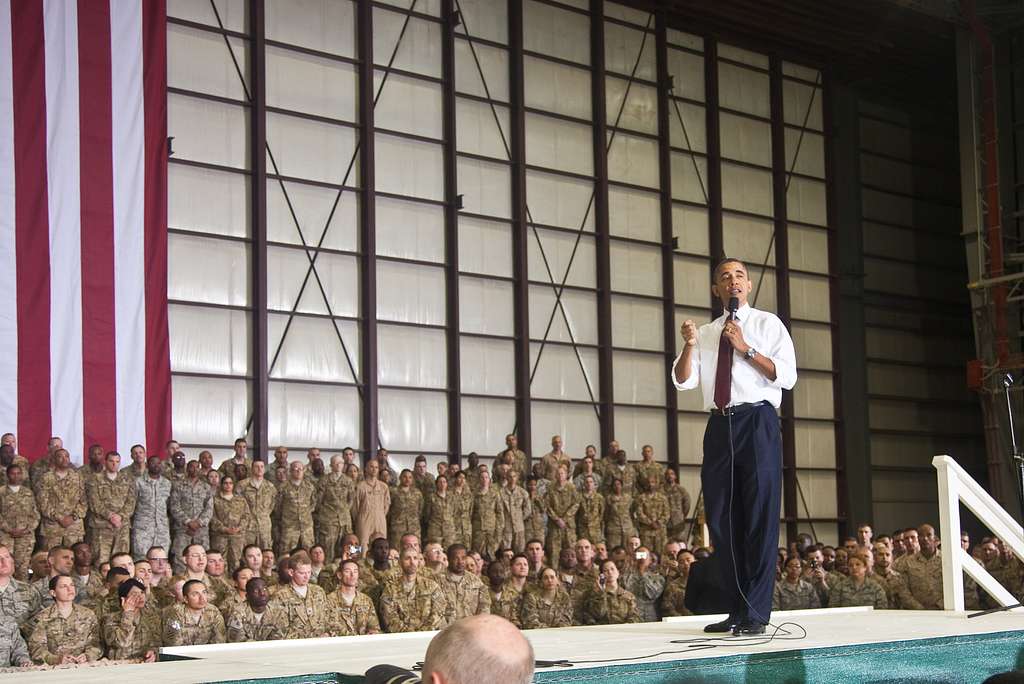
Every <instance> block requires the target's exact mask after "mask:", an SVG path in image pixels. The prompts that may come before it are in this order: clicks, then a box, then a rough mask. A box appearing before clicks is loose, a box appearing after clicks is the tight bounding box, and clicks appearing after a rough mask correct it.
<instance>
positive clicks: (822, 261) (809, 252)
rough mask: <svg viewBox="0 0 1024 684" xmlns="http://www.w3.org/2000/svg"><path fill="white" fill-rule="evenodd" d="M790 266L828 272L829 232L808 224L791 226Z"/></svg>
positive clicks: (823, 272) (804, 269) (816, 271)
mask: <svg viewBox="0 0 1024 684" xmlns="http://www.w3.org/2000/svg"><path fill="white" fill-rule="evenodd" d="M789 267H790V268H795V269H798V270H801V271H814V272H815V273H821V274H827V273H828V233H827V232H826V231H824V230H820V229H818V228H810V227H808V226H798V225H790V226H789Z"/></svg>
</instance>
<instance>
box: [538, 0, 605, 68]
mask: <svg viewBox="0 0 1024 684" xmlns="http://www.w3.org/2000/svg"><path fill="white" fill-rule="evenodd" d="M523 47H524V48H525V49H526V50H529V51H530V52H537V53H539V54H542V55H551V56H552V57H559V58H561V59H567V60H569V61H570V62H579V63H580V64H590V19H589V18H588V17H585V16H583V15H582V14H579V13H577V12H570V11H568V10H563V9H559V8H557V7H552V6H550V5H544V4H541V3H539V2H535V1H534V0H526V2H524V3H523Z"/></svg>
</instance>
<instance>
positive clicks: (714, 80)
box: [704, 38, 725, 319]
mask: <svg viewBox="0 0 1024 684" xmlns="http://www.w3.org/2000/svg"><path fill="white" fill-rule="evenodd" d="M704 116H705V120H704V121H705V130H706V132H707V136H706V137H707V143H706V145H707V163H708V180H707V183H708V188H707V189H708V253H709V254H710V255H711V262H710V265H709V267H708V283H709V286H708V297H709V298H710V301H711V318H712V319H714V318H717V317H718V316H720V315H721V314H722V302H721V301H719V300H718V298H717V297H715V296H714V295H712V294H711V288H710V283H711V281H712V279H713V278H714V275H715V274H714V270H715V264H717V263H718V261H719V260H720V259H721V258H722V257H724V256H725V246H724V240H723V238H722V144H721V139H720V131H719V123H718V42H717V41H715V39H714V38H707V39H705V41H704Z"/></svg>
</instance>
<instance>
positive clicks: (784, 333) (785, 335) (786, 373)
mask: <svg viewBox="0 0 1024 684" xmlns="http://www.w3.org/2000/svg"><path fill="white" fill-rule="evenodd" d="M774 323H775V328H776V331H775V334H774V338H775V340H774V344H773V345H772V348H771V349H769V350H766V353H765V355H766V356H767V357H768V358H770V359H771V360H772V363H774V364H775V380H774V382H771V383H770V384H771V386H772V387H776V388H778V389H785V390H788V389H793V385H795V384H796V351H795V350H794V349H793V338H791V337H790V336H789V331H788V330H786V326H785V325H783V323H782V321H780V320H779V319H778V318H775V320H774Z"/></svg>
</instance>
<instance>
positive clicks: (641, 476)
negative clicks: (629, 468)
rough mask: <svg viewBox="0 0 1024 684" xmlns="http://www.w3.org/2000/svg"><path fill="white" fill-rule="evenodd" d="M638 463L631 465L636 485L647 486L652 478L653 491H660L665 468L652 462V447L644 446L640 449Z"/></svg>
mask: <svg viewBox="0 0 1024 684" xmlns="http://www.w3.org/2000/svg"><path fill="white" fill-rule="evenodd" d="M640 458H641V460H640V462H639V463H634V464H633V472H634V478H635V480H636V482H637V483H640V484H642V485H643V484H647V483H648V482H650V480H651V476H652V475H653V476H654V483H655V485H654V486H655V489H656V490H659V491H660V490H661V484H662V482H663V481H664V479H665V466H663V465H662V464H660V463H658V462H657V461H655V460H654V447H652V446H651V445H650V444H645V445H644V446H643V448H641V449H640Z"/></svg>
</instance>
